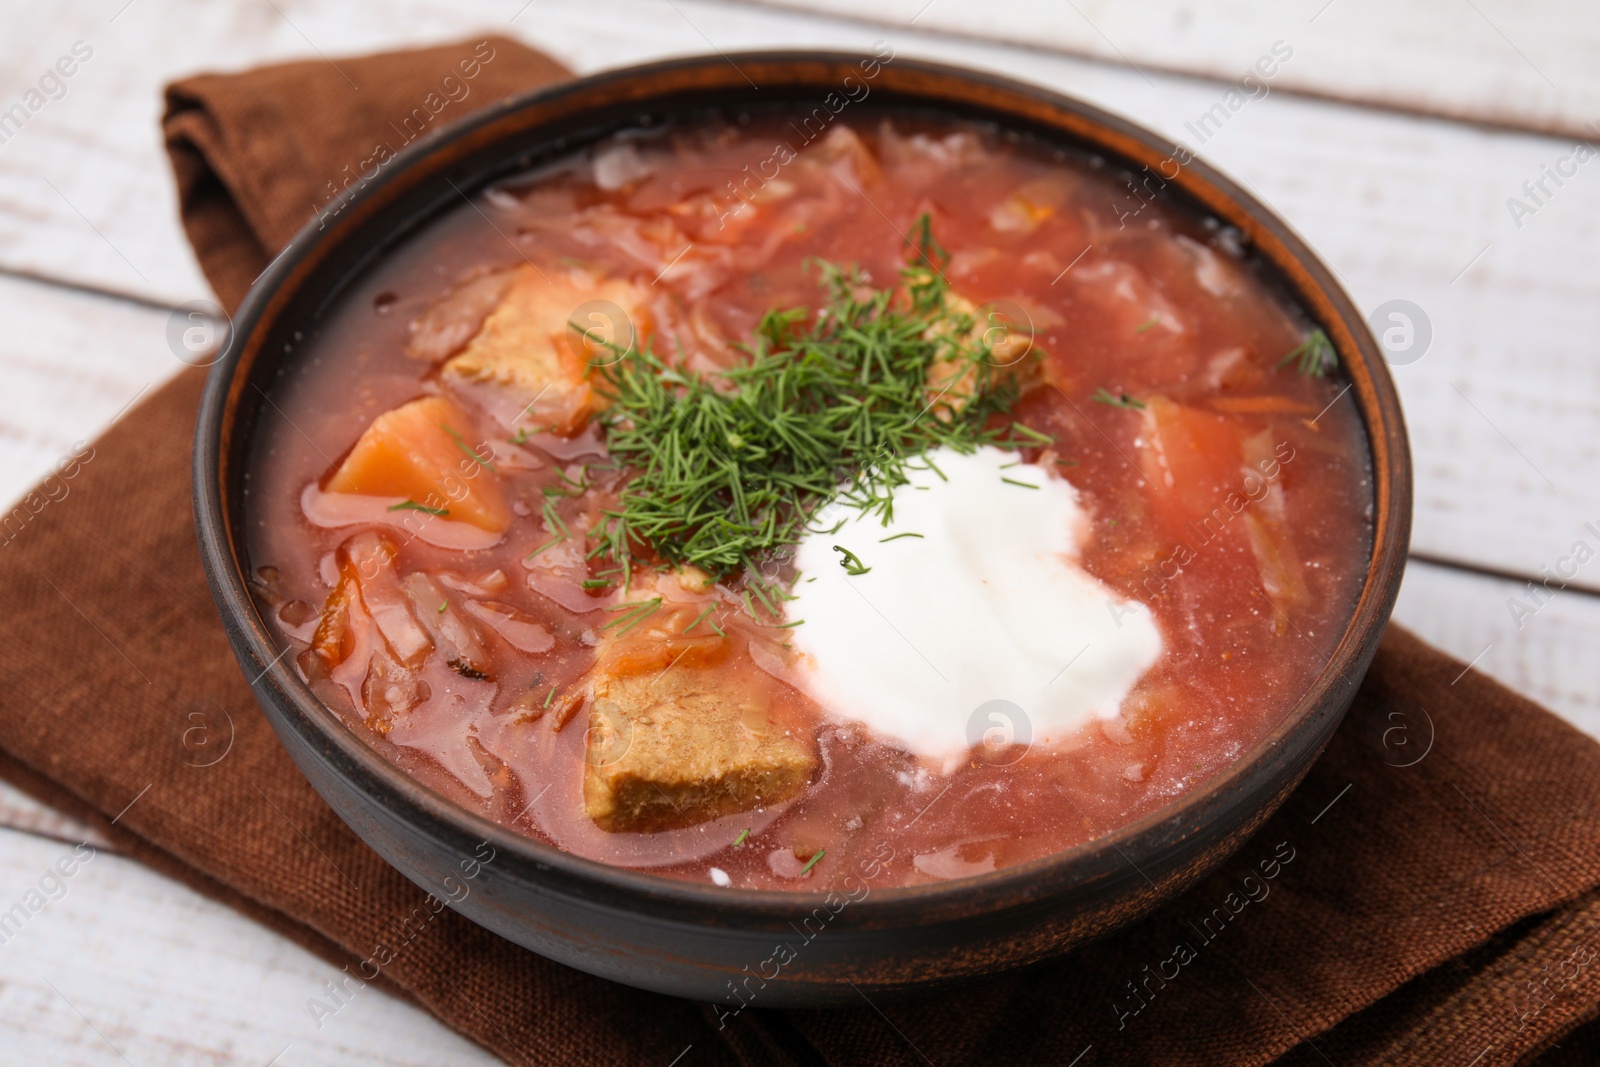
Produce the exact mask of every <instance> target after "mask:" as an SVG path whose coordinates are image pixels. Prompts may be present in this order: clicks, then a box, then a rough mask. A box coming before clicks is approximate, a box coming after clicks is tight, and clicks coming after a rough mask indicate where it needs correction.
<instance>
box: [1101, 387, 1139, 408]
mask: <svg viewBox="0 0 1600 1067" xmlns="http://www.w3.org/2000/svg"><path fill="white" fill-rule="evenodd" d="M1089 399H1091V400H1095V401H1097V402H1099V403H1101V404H1110V405H1111V406H1112V407H1114V408H1127V409H1128V410H1129V411H1143V410H1144V401H1143V400H1136V399H1134V398H1133V397H1131V396H1129V395H1128V394H1127V393H1109V392H1107V391H1106V390H1105V388H1104V387H1101V388H1099V389H1096V390H1095V394H1094V396H1092V397H1090V398H1089Z"/></svg>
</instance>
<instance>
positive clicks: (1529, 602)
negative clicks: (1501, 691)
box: [1395, 561, 1600, 739]
mask: <svg viewBox="0 0 1600 1067" xmlns="http://www.w3.org/2000/svg"><path fill="white" fill-rule="evenodd" d="M1538 603H1539V601H1538V600H1536V599H1535V598H1534V597H1532V596H1530V594H1529V593H1528V590H1527V587H1526V583H1524V582H1513V581H1508V580H1505V579H1501V578H1492V577H1487V576H1484V575H1477V574H1466V573H1463V572H1461V571H1459V570H1456V569H1454V568H1451V567H1438V566H1434V565H1432V564H1428V563H1420V562H1417V561H1412V563H1411V566H1410V567H1409V568H1407V570H1406V577H1405V582H1404V584H1403V585H1402V586H1401V587H1400V602H1399V604H1398V606H1397V607H1396V608H1395V619H1396V621H1398V622H1400V623H1403V624H1404V625H1406V626H1408V627H1410V628H1411V629H1412V630H1414V631H1416V633H1417V634H1418V635H1419V636H1421V637H1422V638H1424V639H1425V640H1427V641H1429V642H1431V643H1433V644H1434V645H1437V646H1438V647H1440V648H1442V649H1444V650H1445V651H1447V652H1449V653H1451V654H1452V655H1454V656H1456V657H1458V658H1459V659H1461V660H1462V661H1463V662H1465V663H1468V664H1470V665H1472V668H1473V669H1474V670H1479V671H1482V672H1483V673H1485V674H1487V675H1489V676H1490V677H1492V678H1494V679H1496V680H1497V681H1499V682H1502V683H1504V684H1505V685H1507V686H1510V687H1511V688H1512V689H1515V690H1516V691H1517V692H1519V693H1522V694H1523V695H1524V696H1527V697H1530V698H1532V699H1534V700H1536V701H1538V702H1539V703H1541V704H1543V705H1544V706H1545V707H1547V708H1549V709H1550V710H1551V711H1554V712H1555V713H1556V714H1558V715H1560V716H1561V717H1562V718H1564V719H1566V720H1567V721H1568V722H1570V723H1572V725H1574V726H1576V727H1577V728H1578V729H1580V730H1582V731H1583V732H1584V733H1586V734H1588V735H1589V736H1590V737H1594V738H1596V739H1600V659H1597V658H1596V656H1595V654H1594V650H1595V649H1596V648H1600V596H1595V595H1594V594H1592V593H1582V592H1574V591H1571V590H1568V591H1562V592H1556V593H1555V594H1554V595H1552V596H1550V597H1548V598H1545V599H1544V600H1543V606H1542V607H1537V609H1536V610H1534V611H1533V612H1532V613H1531V614H1530V613H1529V612H1528V610H1527V609H1528V608H1529V607H1530V606H1534V605H1537V604H1538ZM1513 605H1521V607H1520V608H1514V607H1513Z"/></svg>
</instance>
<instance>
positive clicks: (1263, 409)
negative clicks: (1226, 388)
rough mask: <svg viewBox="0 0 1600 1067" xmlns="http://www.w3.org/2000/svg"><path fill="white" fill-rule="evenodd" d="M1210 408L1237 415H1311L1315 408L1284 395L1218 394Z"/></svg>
mask: <svg viewBox="0 0 1600 1067" xmlns="http://www.w3.org/2000/svg"><path fill="white" fill-rule="evenodd" d="M1211 410H1213V411H1226V412H1228V413H1229V414H1237V415H1279V414H1283V415H1311V414H1314V413H1315V412H1316V410H1317V409H1316V408H1314V407H1312V406H1311V405H1309V404H1302V403H1300V402H1299V401H1298V400H1291V399H1289V398H1288V397H1286V396H1219V397H1217V398H1216V399H1214V400H1212V401H1211Z"/></svg>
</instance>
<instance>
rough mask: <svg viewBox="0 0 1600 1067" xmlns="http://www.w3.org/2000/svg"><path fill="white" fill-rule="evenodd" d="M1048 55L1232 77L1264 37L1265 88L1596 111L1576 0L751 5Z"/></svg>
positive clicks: (1597, 75) (1495, 116) (1583, 17)
mask: <svg viewBox="0 0 1600 1067" xmlns="http://www.w3.org/2000/svg"><path fill="white" fill-rule="evenodd" d="M753 2H759V3H766V4H770V5H772V6H777V7H787V8H794V9H799V10H804V11H808V12H814V13H815V12H823V13H827V14H832V15H838V16H842V17H845V18H866V19H870V20H872V21H874V22H878V23H882V24H884V25H887V26H891V27H895V28H907V27H912V26H915V27H916V28H918V29H922V30H931V31H938V32H940V33H949V34H955V35H958V36H961V37H968V38H986V39H989V40H994V41H1003V42H1006V43H1010V44H1019V45H1024V46H1027V47H1029V48H1040V49H1051V50H1056V51H1061V52H1066V53H1070V54H1072V55H1078V56H1086V57H1089V58H1093V59H1097V60H1102V61H1104V62H1108V63H1116V64H1122V65H1131V66H1135V67H1138V68H1140V69H1142V70H1143V71H1144V72H1145V73H1146V74H1152V75H1153V74H1154V73H1156V72H1171V73H1182V74H1191V75H1196V76H1198V77H1202V78H1212V79H1216V80H1219V81H1239V80H1240V79H1241V78H1242V77H1243V76H1244V75H1245V74H1246V73H1247V72H1250V71H1251V70H1252V68H1254V67H1255V64H1256V62H1257V60H1258V59H1260V57H1261V56H1262V55H1263V54H1265V53H1266V52H1267V51H1268V49H1269V48H1270V46H1271V45H1272V44H1273V43H1274V42H1275V41H1282V42H1284V43H1285V44H1287V45H1288V46H1289V47H1290V49H1292V52H1293V57H1292V62H1290V63H1288V64H1286V65H1285V66H1284V68H1283V70H1282V72H1281V74H1280V75H1278V76H1276V77H1275V78H1274V83H1273V84H1274V85H1275V86H1276V87H1278V88H1282V89H1288V90H1291V91H1295V92H1301V93H1309V94H1313V95H1317V96H1325V97H1329V98H1331V99H1335V100H1342V101H1348V102H1352V103H1359V104H1365V105H1370V106H1374V107H1381V108H1404V109H1410V110H1415V111H1419V112H1423V113H1426V114H1433V115H1438V116H1441V117H1447V118H1454V119H1460V120H1464V121H1468V122H1484V123H1496V124H1500V125H1505V126H1510V127H1515V128H1521V129H1529V130H1537V131H1541V132H1546V133H1551V134H1554V135H1556V136H1561V137H1577V138H1590V137H1594V136H1595V134H1596V130H1595V129H1594V128H1593V126H1592V125H1591V123H1593V121H1594V120H1595V119H1596V117H1597V116H1600V69H1597V68H1596V66H1595V64H1594V63H1593V61H1592V57H1593V55H1594V54H1595V50H1596V48H1597V47H1600V18H1596V11H1595V8H1594V6H1593V5H1592V4H1585V3H1583V2H1582V0H1564V2H1557V3H1543V4H1514V3H1511V2H1510V0H1498V2H1497V0H1473V2H1472V3H1468V4H1463V3H1460V2H1459V0H1401V2H1398V3H1397V2H1394V0H1304V2H1302V3H1294V4H1270V5H1269V4H1238V3H1232V2H1229V0H1200V2H1196V0H1141V2H1140V3H1137V4H1127V3H1117V2H1116V0H1075V2H1070V3H1065V4H1062V3H1051V2H1047V0H989V2H986V3H983V4H964V3H955V2H951V0H880V2H878V3H876V4H873V5H871V6H870V7H863V6H862V5H861V4H859V3H855V2H852V0H753Z"/></svg>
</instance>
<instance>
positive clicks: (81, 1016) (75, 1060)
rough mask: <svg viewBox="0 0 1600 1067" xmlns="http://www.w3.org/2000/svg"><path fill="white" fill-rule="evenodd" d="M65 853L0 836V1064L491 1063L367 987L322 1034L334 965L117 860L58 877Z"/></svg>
mask: <svg viewBox="0 0 1600 1067" xmlns="http://www.w3.org/2000/svg"><path fill="white" fill-rule="evenodd" d="M87 854H88V853H86V852H81V851H80V852H79V853H77V854H76V855H77V856H79V857H81V856H83V855H87ZM73 857H74V851H73V847H72V846H71V845H68V844H63V843H62V842H59V841H53V840H46V839H44V838H39V837H32V836H29V835H27V834H20V833H15V832H11V831H6V830H0V915H4V914H6V913H8V912H10V910H11V909H12V907H13V906H14V905H19V904H20V905H22V907H23V909H24V912H25V914H26V917H25V918H23V919H20V920H18V919H15V918H13V919H12V920H11V922H10V924H9V925H8V926H6V927H4V928H0V1018H4V1019H5V1026H4V1036H3V1037H0V1059H4V1061H5V1062H6V1063H41V1064H42V1063H49V1064H58V1065H61V1067H105V1065H107V1064H115V1063H124V1062H125V1063H131V1064H171V1065H174V1067H179V1065H191V1064H193V1065H200V1064H206V1065H215V1064H220V1063H245V1064H268V1063H271V1064H276V1065H278V1067H291V1065H293V1067H310V1065H314V1064H315V1065H327V1067H434V1065H437V1064H441V1063H449V1064H461V1065H463V1067H476V1065H481V1067H488V1065H491V1064H498V1063H499V1062H500V1061H499V1060H498V1059H497V1058H496V1057H494V1056H491V1055H490V1054H489V1053H487V1052H485V1051H484V1050H482V1049H480V1048H478V1047H477V1046H476V1045H473V1044H471V1043H470V1042H468V1041H466V1040H465V1039H464V1038H462V1037H459V1036H458V1035H456V1034H455V1033H453V1032H451V1031H450V1030H448V1029H446V1028H445V1027H444V1026H443V1025H441V1024H440V1023H438V1022H437V1021H435V1020H434V1019H433V1018H432V1017H431V1016H429V1015H426V1014H424V1013H423V1012H421V1011H418V1010H417V1009H415V1008H413V1007H411V1006H410V1005H409V1004H406V1003H404V1002H402V1001H399V1000H396V999H394V998H393V997H391V996H389V995H387V994H385V993H383V992H381V991H378V990H375V989H372V988H364V989H360V990H359V991H358V992H357V993H356V994H355V996H354V998H353V999H351V1000H350V1001H349V1003H348V1005H347V1006H346V1007H344V1008H343V1009H341V1010H340V1011H338V1012H337V1014H335V1015H333V1016H331V1017H327V1018H323V1019H321V1020H320V1021H321V1024H322V1025H321V1026H320V1028H319V1026H318V1021H319V1020H318V1019H317V1017H315V1016H314V1015H313V1014H312V1012H311V1010H310V1008H309V1007H308V1006H307V1001H308V999H309V998H312V997H319V998H324V999H326V993H325V990H324V983H326V982H333V981H338V980H340V979H342V978H343V977H344V975H343V973H342V972H341V971H340V970H339V969H338V968H336V967H333V966H331V965H329V964H327V963H324V962H323V961H322V960H320V959H318V958H317V957H315V956H312V955H311V954H310V953H308V952H306V951H305V950H304V949H301V948H300V947H299V946H297V945H295V944H293V943H292V942H290V941H288V940H285V939H284V938H282V937H280V936H278V935H277V934H275V933H272V932H271V931H269V930H267V929H266V928H265V927H262V926H259V925H257V924H256V923H253V922H251V921H249V920H248V919H245V918H244V917H243V916H241V915H239V914H238V913H236V912H234V911H232V910H231V909H229V908H226V907H224V906H223V905H220V904H216V903H213V902H212V901H210V900H207V899H206V898H204V897H202V896H199V895H198V894H196V893H194V892H192V891H191V890H189V889H188V888H186V887H185V886H183V885H180V884H179V883H177V882H173V881H169V880H168V879H166V878H163V877H162V876H160V875H158V874H155V873H154V872H152V871H150V870H149V869H148V868H146V867H144V866H142V865H140V864H138V863H135V862H133V861H131V860H128V859H124V858H122V857H120V856H116V855H112V854H110V853H104V852H101V853H97V854H94V855H92V857H91V858H89V859H88V860H87V862H83V863H81V864H80V865H78V866H76V867H75V868H74V867H73V866H72V864H71V863H68V868H70V869H72V870H73V873H72V875H71V877H69V878H66V879H62V878H60V871H61V870H62V869H64V868H58V867H56V864H57V863H58V862H66V861H69V860H70V859H72V858H73ZM52 872H54V876H53V877H52ZM30 894H36V895H30ZM51 898H54V899H51ZM44 901H48V903H43V906H42V907H36V905H38V904H40V903H42V902H44ZM30 902H31V903H30ZM275 1057H276V1058H275Z"/></svg>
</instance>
